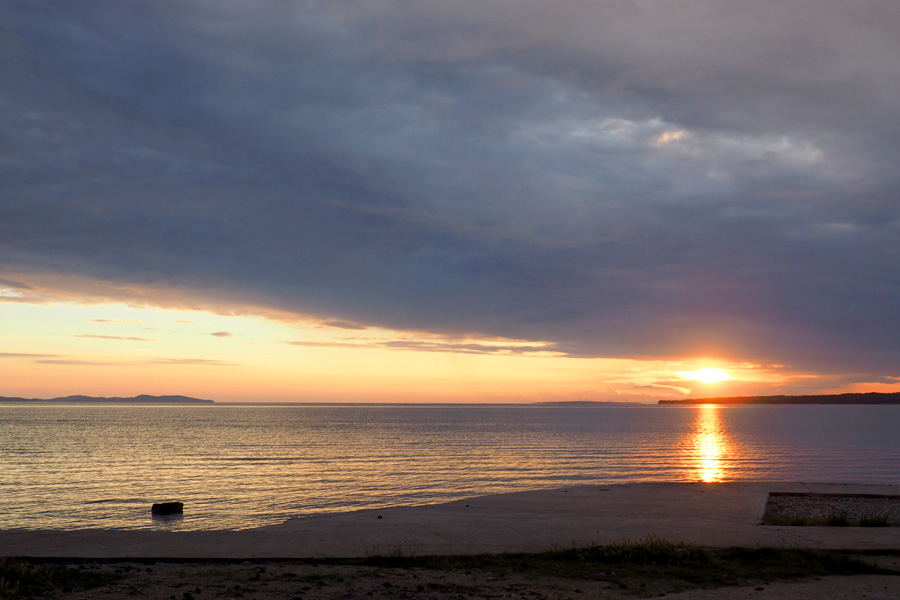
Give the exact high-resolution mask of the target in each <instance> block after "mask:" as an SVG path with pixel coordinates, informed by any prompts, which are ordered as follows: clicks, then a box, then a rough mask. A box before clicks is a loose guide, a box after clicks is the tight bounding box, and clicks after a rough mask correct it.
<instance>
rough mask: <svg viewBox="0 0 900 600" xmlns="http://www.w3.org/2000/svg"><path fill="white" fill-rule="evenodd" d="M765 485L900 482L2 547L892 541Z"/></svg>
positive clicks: (417, 547)
mask: <svg viewBox="0 0 900 600" xmlns="http://www.w3.org/2000/svg"><path fill="white" fill-rule="evenodd" d="M769 493H782V494H784V493H794V494H809V493H829V494H869V495H873V494H877V495H882V496H900V487H898V486H896V485H863V484H839V483H802V482H726V483H636V484H618V485H585V486H574V487H569V488H560V489H554V490H538V491H529V492H513V493H508V494H497V495H491V496H482V497H477V498H469V499H465V500H457V501H453V502H448V503H443V504H434V505H426V506H415V507H397V508H389V509H375V510H362V511H355V512H349V513H339V514H329V515H318V516H311V517H306V518H296V519H290V520H288V521H286V522H285V523H282V524H279V525H271V526H265V527H260V528H257V529H248V530H241V531H225V530H211V531H185V532H170V531H111V530H76V531H48V530H3V531H0V555H2V556H26V557H44V558H46V557H60V558H105V559H117V558H120V559H127V558H163V559H166V558H168V559H289V558H349V557H363V556H372V555H376V554H391V553H396V554H403V555H406V556H421V555H435V554H479V553H499V552H541V551H544V550H547V549H550V548H559V547H572V546H579V545H589V544H608V543H614V542H619V541H622V540H639V539H644V538H647V537H648V536H653V537H657V538H660V539H665V540H669V541H671V542H684V543H687V544H692V545H695V546H698V547H718V548H723V547H733V546H747V547H763V546H768V547H808V548H830V549H853V550H876V549H896V548H900V534H898V531H900V529H898V528H896V527H884V528H863V527H790V526H766V525H760V524H759V523H760V520H761V518H762V516H763V512H764V510H765V503H766V499H767V497H768V494H769ZM148 510H149V507H148ZM186 510H190V507H187V508H186Z"/></svg>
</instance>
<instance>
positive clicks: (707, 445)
mask: <svg viewBox="0 0 900 600" xmlns="http://www.w3.org/2000/svg"><path fill="white" fill-rule="evenodd" d="M693 438H694V439H693V449H694V456H695V460H696V465H697V466H696V469H697V475H699V479H700V481H704V482H713V481H722V480H723V479H725V475H726V468H725V460H727V459H728V458H729V455H730V454H731V444H730V442H729V439H728V434H727V432H726V430H725V427H724V426H723V424H722V422H721V420H720V419H719V407H718V406H715V405H711V404H708V405H704V406H701V407H700V408H699V409H698V411H697V419H696V421H694V433H693Z"/></svg>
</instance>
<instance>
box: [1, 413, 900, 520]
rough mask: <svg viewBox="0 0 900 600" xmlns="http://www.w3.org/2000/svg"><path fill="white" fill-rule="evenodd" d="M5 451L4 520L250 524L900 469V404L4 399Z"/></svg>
mask: <svg viewBox="0 0 900 600" xmlns="http://www.w3.org/2000/svg"><path fill="white" fill-rule="evenodd" d="M0 452H2V454H0V529H51V530H77V529H98V528H100V529H121V530H134V529H149V530H154V529H157V530H158V529H161V530H176V531H178V530H212V529H224V530H239V529H248V528H253V527H260V526H264V525H272V524H277V523H282V522H284V521H285V520H287V519H289V518H292V517H305V516H310V515H319V514H324V513H334V512H343V511H353V510H360V509H374V508H382V507H388V506H412V505H422V504H433V503H440V502H446V501H450V500H454V499H459V498H464V497H472V496H479V495H485V494H496V493H504V492H514V491H521V490H535V489H544V488H566V487H570V486H577V485H589V484H602V485H606V484H620V483H631V482H649V481H681V482H690V481H694V482H696V481H707V482H714V481H776V480H777V481H806V482H848V483H877V484H898V483H900V406H898V405H889V406H846V405H802V406H796V405H795V406H789V405H774V406H773V405H766V406H763V405H743V406H714V405H704V406H671V405H620V404H609V405H606V404H602V403H600V404H585V405H580V404H573V405H569V404H560V405H556V404H531V405H347V404H341V405H322V404H316V405H299V404H298V405H264V404H219V403H217V404H212V405H179V406H169V405H137V404H129V405H92V404H59V405H54V404H42V405H25V404H7V405H0ZM167 501H177V502H183V503H184V514H183V515H181V516H175V517H154V516H153V515H151V512H150V506H151V504H152V503H155V502H167Z"/></svg>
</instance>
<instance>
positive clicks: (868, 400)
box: [659, 392, 900, 404]
mask: <svg viewBox="0 0 900 600" xmlns="http://www.w3.org/2000/svg"><path fill="white" fill-rule="evenodd" d="M659 404H900V392H894V393H890V394H882V393H878V392H869V393H866V394H825V395H817V396H816V395H813V396H735V397H731V398H685V399H683V400H660V401H659Z"/></svg>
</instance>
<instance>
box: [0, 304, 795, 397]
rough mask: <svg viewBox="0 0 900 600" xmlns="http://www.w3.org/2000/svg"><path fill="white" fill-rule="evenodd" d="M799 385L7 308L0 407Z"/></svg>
mask: <svg viewBox="0 0 900 600" xmlns="http://www.w3.org/2000/svg"><path fill="white" fill-rule="evenodd" d="M709 364H719V365H720V366H721V367H723V368H715V369H713V368H710V367H708V366H706V365H709ZM726 368H727V370H725V369H726ZM732 373H734V375H733V376H732V375H731V374H732ZM686 375H691V377H686ZM792 377H793V379H794V380H798V378H809V377H811V375H809V374H794V375H791V374H789V373H785V372H783V371H781V370H779V369H766V368H762V367H759V366H758V365H752V364H746V363H728V362H725V361H722V360H717V359H714V358H710V357H706V358H702V357H700V358H696V359H684V360H678V361H675V360H639V359H630V358H581V357H572V356H568V355H566V354H564V353H562V352H559V351H558V350H556V349H555V347H554V345H553V344H551V343H548V342H541V341H528V340H513V339H501V338H490V337H477V336H462V337H451V336H444V335H438V334H434V333H428V332H414V331H395V330H389V329H383V328H377V327H371V326H366V325H365V324H356V323H348V322H346V321H338V320H323V319H321V318H313V317H304V316H303V315H293V316H292V318H290V319H288V318H284V316H283V315H280V316H275V315H274V314H254V313H253V312H252V311H251V310H249V309H247V308H243V309H241V308H240V307H237V308H235V310H233V311H227V310H219V309H216V310H211V309H201V308H196V309H185V308H163V307H159V306H152V305H139V306H135V305H130V304H126V303H123V302H109V301H108V302H102V301H92V302H85V303H79V302H76V301H73V300H71V299H70V300H53V299H48V298H47V297H42V298H40V299H35V300H32V301H28V299H27V298H21V297H14V296H10V295H7V296H6V297H5V299H4V298H3V297H0V381H2V384H3V385H2V389H0V396H22V397H28V398H33V397H36V398H51V397H56V396H65V395H70V394H85V395H93V396H133V395H137V394H142V393H145V394H155V395H164V394H183V395H188V396H194V397H198V398H207V399H212V400H218V401H241V402H244V401H266V402H489V403H490V402H499V403H502V402H534V401H570V400H590V401H616V400H618V401H631V402H655V401H657V400H659V399H662V398H681V397H685V396H689V395H691V394H697V393H703V392H704V390H703V385H705V383H703V382H706V383H709V382H712V381H719V382H727V383H722V384H721V385H723V386H726V387H725V388H724V389H727V390H729V391H732V392H733V391H740V392H745V393H764V392H765V391H767V390H769V389H772V388H773V387H775V386H784V385H785V384H786V383H790V382H791V381H792ZM728 380H733V381H728ZM692 381H699V382H701V384H702V385H701V384H693V383H690V382H692ZM728 386H730V387H728ZM753 386H756V387H753ZM778 389H779V390H781V389H783V387H779V388H778Z"/></svg>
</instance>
